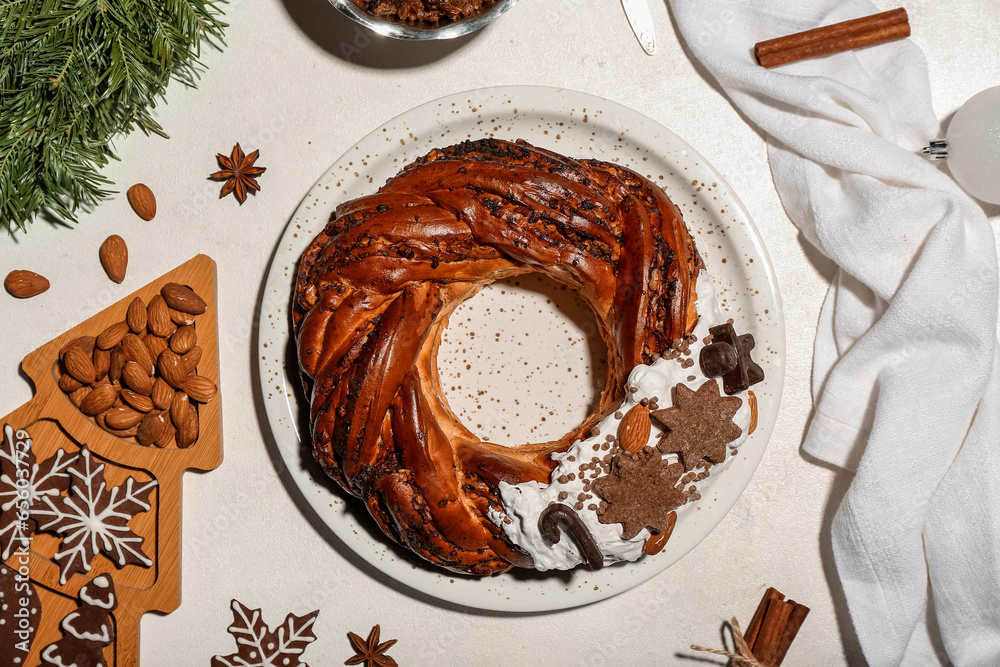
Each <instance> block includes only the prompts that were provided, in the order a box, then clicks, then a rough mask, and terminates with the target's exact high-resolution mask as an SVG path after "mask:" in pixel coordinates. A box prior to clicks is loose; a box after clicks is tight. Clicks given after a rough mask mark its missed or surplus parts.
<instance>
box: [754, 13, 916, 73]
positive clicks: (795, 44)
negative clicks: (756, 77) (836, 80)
mask: <svg viewBox="0 0 1000 667" xmlns="http://www.w3.org/2000/svg"><path fill="white" fill-rule="evenodd" d="M909 36H910V23H909V18H908V17H907V15H906V10H905V9H903V8H902V7H900V8H898V9H891V10H889V11H887V12H882V13H880V14H873V15H871V16H864V17H862V18H859V19H853V20H851V21H843V22H841V23H835V24H833V25H828V26H823V27H820V28H814V29H812V30H806V31H804V32H798V33H795V34H792V35H785V36H784V37H777V38H775V39H769V40H766V41H763V42H758V43H757V44H756V45H755V46H754V56H755V57H756V59H757V62H758V63H759V64H760V65H761V67H766V68H771V67H777V66H778V65H785V64H787V63H790V62H795V61H798V60H805V59H806V58H817V57H819V56H826V55H830V54H832V53H841V52H843V51H849V50H851V49H859V48H862V47H865V46H874V45H876V44H884V43H886V42H891V41H894V40H897V39H903V38H905V37H909Z"/></svg>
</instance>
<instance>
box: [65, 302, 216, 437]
mask: <svg viewBox="0 0 1000 667" xmlns="http://www.w3.org/2000/svg"><path fill="white" fill-rule="evenodd" d="M206 308H207V306H206V304H205V301H204V300H202V298H201V297H199V296H198V295H197V294H195V292H194V291H193V290H192V289H191V288H189V287H186V286H184V285H180V284H177V283H167V284H166V285H164V286H163V288H162V289H161V290H160V293H159V294H157V295H156V296H154V297H153V298H152V299H151V300H150V302H149V303H148V304H146V303H144V302H143V300H142V299H141V298H139V297H135V298H134V299H133V300H132V302H131V303H130V304H129V306H128V310H127V311H126V313H125V318H124V320H122V321H120V322H116V323H115V324H112V325H111V326H109V327H108V328H107V329H105V330H104V331H103V332H101V334H100V335H98V336H96V337H94V336H83V337H80V338H74V339H73V340H71V341H70V342H68V343H66V345H64V346H63V348H62V349H61V350H60V351H59V372H60V378H59V388H60V389H62V390H63V392H65V393H66V394H67V395H68V396H69V400H70V401H71V402H72V403H73V405H75V406H76V407H77V408H79V409H80V411H81V412H83V413H84V414H86V415H88V416H89V417H91V418H92V419H93V420H94V421H95V422H96V423H97V425H98V426H100V427H101V428H103V429H104V430H105V431H107V432H108V433H111V434H113V435H116V436H118V437H120V438H134V439H135V441H136V442H138V443H139V444H140V445H155V446H157V447H169V446H172V445H176V446H177V447H180V448H186V447H190V446H191V445H193V444H194V443H195V441H196V440H197V439H198V404H202V403H208V402H209V401H211V400H212V399H213V398H215V395H216V393H217V391H218V390H217V388H216V385H215V383H214V382H213V381H212V380H210V379H208V378H206V377H204V376H202V375H198V374H197V369H198V362H199V361H201V355H202V349H201V347H200V346H199V345H198V336H197V333H196V330H195V318H196V316H197V315H201V314H202V313H204V312H205V309H206Z"/></svg>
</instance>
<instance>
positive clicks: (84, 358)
mask: <svg viewBox="0 0 1000 667" xmlns="http://www.w3.org/2000/svg"><path fill="white" fill-rule="evenodd" d="M63 366H65V367H66V372H67V373H69V374H70V375H72V376H73V379H74V380H76V381H77V382H79V383H81V384H90V383H91V382H93V381H94V380H95V379H96V376H97V372H96V370H95V369H94V362H93V361H92V360H91V358H90V354H89V353H87V352H84V351H83V348H82V347H71V348H69V349H68V350H66V354H64V355H63Z"/></svg>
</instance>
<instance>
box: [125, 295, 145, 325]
mask: <svg viewBox="0 0 1000 667" xmlns="http://www.w3.org/2000/svg"><path fill="white" fill-rule="evenodd" d="M125 321H126V322H127V323H128V328H129V329H131V330H132V333H134V334H143V333H146V304H145V302H144V301H143V300H142V299H140V298H139V297H135V298H134V299H132V302H131V303H130V304H129V305H128V310H127V311H126V312H125Z"/></svg>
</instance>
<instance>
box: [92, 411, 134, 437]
mask: <svg viewBox="0 0 1000 667" xmlns="http://www.w3.org/2000/svg"><path fill="white" fill-rule="evenodd" d="M112 410H114V408H112ZM104 414H108V413H107V412H105V413H104ZM98 423H100V420H98ZM101 428H103V429H104V430H105V431H107V432H108V433H110V434H111V435H116V436H118V437H119V438H131V437H133V436H135V432H136V431H138V430H139V429H138V428H136V427H135V426H130V427H129V428H126V429H122V430H118V429H114V428H111V427H110V426H108V424H107V422H105V423H104V424H103V425H101Z"/></svg>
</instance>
